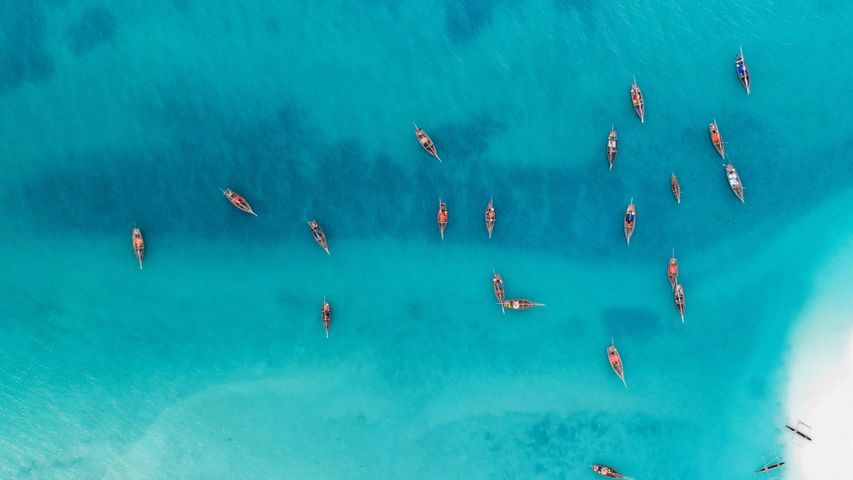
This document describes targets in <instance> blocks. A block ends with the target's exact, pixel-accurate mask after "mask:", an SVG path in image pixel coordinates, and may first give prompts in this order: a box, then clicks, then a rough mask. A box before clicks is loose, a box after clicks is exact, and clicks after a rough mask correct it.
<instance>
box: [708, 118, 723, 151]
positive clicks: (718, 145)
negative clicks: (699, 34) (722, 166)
mask: <svg viewBox="0 0 853 480" xmlns="http://www.w3.org/2000/svg"><path fill="white" fill-rule="evenodd" d="M708 133H709V134H710V135H711V143H712V144H713V145H714V149H715V150H717V153H719V154H720V156H721V157H723V160H725V158H726V147H725V146H724V145H723V137H722V136H721V135H720V129H719V128H717V119H714V121H713V122H711V123H710V124H708Z"/></svg>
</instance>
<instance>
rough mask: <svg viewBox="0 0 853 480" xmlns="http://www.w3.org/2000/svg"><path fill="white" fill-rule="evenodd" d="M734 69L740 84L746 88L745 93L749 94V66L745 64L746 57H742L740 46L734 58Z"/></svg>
mask: <svg viewBox="0 0 853 480" xmlns="http://www.w3.org/2000/svg"><path fill="white" fill-rule="evenodd" d="M735 71H736V72H737V78H738V80H740V83H741V85H743V88H745V89H746V94H747V95H749V67H748V66H747V65H746V59H745V58H743V47H741V48H740V51H739V52H738V54H737V57H736V58H735Z"/></svg>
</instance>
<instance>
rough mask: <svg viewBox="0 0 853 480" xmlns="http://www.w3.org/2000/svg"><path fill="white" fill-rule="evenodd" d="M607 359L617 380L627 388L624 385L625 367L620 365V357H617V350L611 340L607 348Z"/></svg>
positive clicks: (626, 385) (626, 386)
mask: <svg viewBox="0 0 853 480" xmlns="http://www.w3.org/2000/svg"><path fill="white" fill-rule="evenodd" d="M607 359H608V360H610V366H611V367H612V368H613V371H614V372H615V373H616V376H618V377H619V380H622V384H623V385H625V388H628V384H627V383H625V367H624V366H623V365H622V357H621V356H620V355H619V350H616V345H615V344H614V343H613V339H612V338H611V339H610V346H609V347H607Z"/></svg>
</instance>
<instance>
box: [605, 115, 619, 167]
mask: <svg viewBox="0 0 853 480" xmlns="http://www.w3.org/2000/svg"><path fill="white" fill-rule="evenodd" d="M618 150H619V140H618V139H617V138H616V130H615V129H614V128H613V126H612V125H611V126H610V134H608V135H607V163H609V164H610V170H611V171H613V162H614V161H616V153H617V152H618Z"/></svg>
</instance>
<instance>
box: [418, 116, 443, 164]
mask: <svg viewBox="0 0 853 480" xmlns="http://www.w3.org/2000/svg"><path fill="white" fill-rule="evenodd" d="M412 124H413V125H415V136H416V137H417V138H418V143H420V144H421V146H422V147H424V150H426V152H427V153H428V154H430V155H432V156H433V157H435V159H436V160H438V161H439V162H441V159H440V158H439V157H438V150H436V149H435V144H434V143H432V139H431V138H429V135H427V133H426V132H425V131H423V130H421V129H420V128H418V126H417V125H416V124H415V123H414V122H412Z"/></svg>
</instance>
